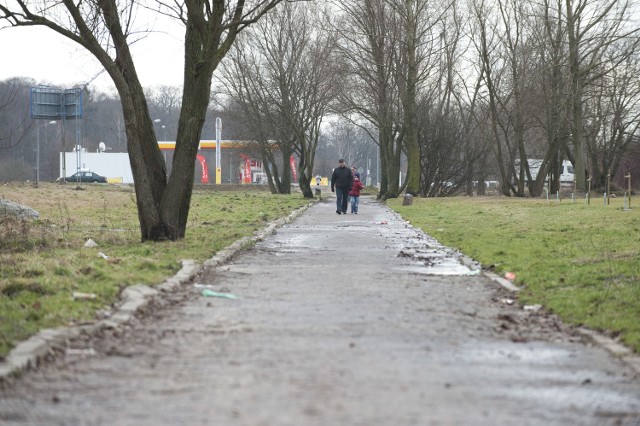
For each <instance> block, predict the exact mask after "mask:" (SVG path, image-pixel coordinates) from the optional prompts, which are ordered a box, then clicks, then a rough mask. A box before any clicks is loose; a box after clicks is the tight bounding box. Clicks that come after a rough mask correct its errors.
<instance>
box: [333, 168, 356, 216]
mask: <svg viewBox="0 0 640 426" xmlns="http://www.w3.org/2000/svg"><path fill="white" fill-rule="evenodd" d="M352 186H353V174H352V173H351V169H349V168H348V167H347V166H346V165H345V163H344V160H343V159H342V158H341V159H340V160H339V161H338V167H336V168H335V169H333V173H332V174H331V192H335V193H336V213H338V214H347V207H348V206H349V191H351V187H352Z"/></svg>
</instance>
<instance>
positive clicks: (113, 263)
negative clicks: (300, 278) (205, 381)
mask: <svg viewBox="0 0 640 426" xmlns="http://www.w3.org/2000/svg"><path fill="white" fill-rule="evenodd" d="M0 197H1V198H4V199H7V200H11V201H14V202H16V203H19V204H22V205H25V206H29V207H31V208H34V209H35V210H37V211H38V212H39V213H40V219H39V220H37V221H33V222H32V221H21V220H12V219H10V218H9V217H7V216H0V359H1V357H2V356H5V355H6V354H7V353H8V351H9V350H10V349H11V348H12V347H13V346H14V345H15V344H16V343H18V342H20V341H22V340H24V339H26V338H28V337H29V336H31V335H32V334H34V333H36V332H37V331H38V330H40V329H42V328H49V327H58V326H64V325H71V324H77V323H81V322H83V321H88V320H91V319H93V318H95V314H96V311H97V310H100V309H109V307H110V306H111V304H112V303H113V302H115V301H116V300H117V297H118V295H119V293H120V291H121V290H122V289H123V288H124V287H127V286H129V285H132V284H139V283H140V284H147V285H156V284H159V283H161V282H162V281H163V280H164V279H166V278H167V277H170V276H172V275H173V274H174V273H175V272H176V271H177V270H178V269H179V268H180V263H179V262H180V260H182V259H194V260H196V261H204V260H206V259H209V258H211V257H212V256H213V255H214V254H215V253H216V252H217V251H219V250H221V249H222V248H224V247H227V246H228V245H230V244H231V243H232V242H234V241H235V240H237V239H239V238H242V237H244V236H247V235H252V234H253V233H254V232H255V231H257V230H259V229H262V228H263V227H265V226H266V225H267V223H268V222H270V221H272V220H274V219H276V218H280V217H284V216H287V215H288V214H289V213H291V212H292V211H293V210H295V209H297V208H299V207H301V206H303V205H306V204H308V203H309V200H308V199H304V198H303V197H302V194H300V193H294V194H292V195H272V194H271V193H269V192H268V191H267V190H265V189H263V187H257V186H253V185H250V186H247V187H246V188H239V187H235V188H234V189H231V190H228V189H225V187H224V186H222V187H215V186H207V187H198V188H196V189H195V190H194V193H193V197H192V204H191V206H192V207H191V212H190V215H189V221H188V225H187V236H186V238H185V239H184V240H181V241H176V242H164V243H154V242H145V243H141V242H140V230H139V225H138V215H137V209H136V204H135V194H134V192H133V188H131V187H127V186H114V185H101V184H87V185H83V186H82V190H76V185H72V184H67V185H62V184H52V183H41V184H40V187H39V188H34V187H33V186H31V185H28V184H5V185H2V186H0ZM88 239H92V240H94V241H95V242H96V243H97V244H98V247H95V248H84V244H85V242H86V241H87V240H88ZM100 253H102V254H104V256H106V257H107V258H106V259H105V258H104V256H102V255H100ZM74 292H81V293H88V294H94V295H95V296H96V297H95V299H93V300H73V297H72V296H73V293H74Z"/></svg>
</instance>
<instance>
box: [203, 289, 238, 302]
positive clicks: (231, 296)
mask: <svg viewBox="0 0 640 426" xmlns="http://www.w3.org/2000/svg"><path fill="white" fill-rule="evenodd" d="M202 295H203V296H205V297H224V298H225V299H239V297H238V296H236V295H235V294H231V293H219V292H217V291H213V290H209V289H208V288H205V289H204V290H202Z"/></svg>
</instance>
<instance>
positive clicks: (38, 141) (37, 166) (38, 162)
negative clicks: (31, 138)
mask: <svg viewBox="0 0 640 426" xmlns="http://www.w3.org/2000/svg"><path fill="white" fill-rule="evenodd" d="M49 124H56V121H55V120H52V121H50V122H48V123H45V124H44V125H38V129H37V131H36V188H37V187H38V185H39V184H40V129H41V128H42V127H47V126H48V125H49ZM45 137H46V135H45ZM45 140H46V139H45Z"/></svg>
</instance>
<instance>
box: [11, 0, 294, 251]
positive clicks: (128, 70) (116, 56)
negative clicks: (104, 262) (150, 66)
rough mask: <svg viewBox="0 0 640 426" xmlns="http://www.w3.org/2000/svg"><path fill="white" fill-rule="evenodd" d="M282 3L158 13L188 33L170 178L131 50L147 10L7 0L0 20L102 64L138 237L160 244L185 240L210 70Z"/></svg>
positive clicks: (182, 6)
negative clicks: (115, 100) (66, 43)
mask: <svg viewBox="0 0 640 426" xmlns="http://www.w3.org/2000/svg"><path fill="white" fill-rule="evenodd" d="M281 1H282V0H256V1H250V2H249V1H244V0H237V1H233V0H221V1H212V2H207V1H204V2H201V1H193V0H185V1H179V2H175V3H170V4H169V3H166V4H165V3H162V2H160V3H158V9H157V12H158V13H165V14H168V15H171V16H173V17H175V18H176V19H178V20H179V21H180V22H182V23H183V24H184V27H185V42H184V43H185V44H184V46H185V55H184V59H185V72H184V85H183V95H182V107H181V114H180V119H179V121H178V129H177V137H176V149H175V152H174V156H173V164H172V166H173V167H172V173H171V175H170V176H167V171H166V166H165V163H164V159H163V157H162V154H161V152H160V149H159V147H158V144H157V138H156V135H155V131H154V128H153V118H152V117H151V116H150V113H149V108H148V105H147V99H146V97H145V94H144V91H143V89H142V86H141V84H140V81H139V78H138V74H137V71H136V68H135V63H134V60H133V56H132V54H131V50H130V45H131V43H133V42H135V40H136V38H137V37H140V33H139V32H138V31H137V29H136V28H135V17H136V14H137V13H138V11H139V10H140V8H142V7H144V6H143V5H142V4H141V3H139V2H137V1H135V0H130V1H128V2H118V1H117V0H98V1H96V2H80V3H77V2H73V1H71V0H62V1H61V2H59V3H55V4H50V3H45V2H42V3H41V2H27V1H24V0H10V1H7V2H4V3H3V4H1V5H0V19H2V20H4V21H5V22H6V23H7V24H9V25H12V26H33V25H42V26H46V27H48V28H50V29H52V30H53V31H56V32H58V33H60V34H62V35H63V36H65V37H67V38H69V39H71V40H73V41H75V42H76V43H78V44H79V45H81V46H83V47H84V48H85V49H87V50H88V51H89V52H90V53H91V54H92V55H93V56H95V58H96V59H97V60H98V61H99V62H100V63H101V64H102V66H103V67H104V69H105V70H106V72H107V73H108V74H109V76H110V77H111V79H112V80H113V82H114V84H115V87H116V89H117V91H118V94H119V96H120V100H121V102H122V110H123V116H124V121H125V126H126V134H127V147H128V152H129V158H130V162H131V169H132V172H133V176H134V181H135V191H136V202H137V206H138V218H139V221H140V231H141V239H142V240H143V241H144V240H156V241H161V240H176V239H180V238H183V237H184V235H185V231H186V224H187V218H188V215H189V208H190V201H191V193H192V189H193V181H194V169H195V158H196V154H197V150H198V145H199V141H200V134H201V131H202V128H203V124H204V121H205V115H206V111H207V107H208V105H209V99H210V92H211V79H212V75H213V72H214V70H215V69H216V68H217V66H218V64H219V63H220V61H221V60H222V58H223V57H224V56H225V55H226V54H227V52H228V51H229V49H230V48H231V46H232V45H233V42H234V41H235V39H236V36H237V34H238V33H239V32H240V31H242V30H243V29H244V28H246V27H247V26H249V25H250V24H253V23H255V22H256V21H257V20H258V19H259V18H260V17H261V16H262V15H263V14H265V13H266V12H267V11H268V10H270V9H272V8H274V7H275V6H276V5H277V4H278V3H280V2H281Z"/></svg>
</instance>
